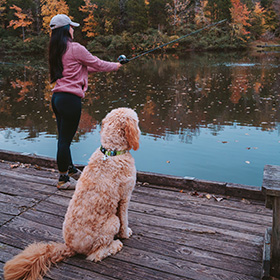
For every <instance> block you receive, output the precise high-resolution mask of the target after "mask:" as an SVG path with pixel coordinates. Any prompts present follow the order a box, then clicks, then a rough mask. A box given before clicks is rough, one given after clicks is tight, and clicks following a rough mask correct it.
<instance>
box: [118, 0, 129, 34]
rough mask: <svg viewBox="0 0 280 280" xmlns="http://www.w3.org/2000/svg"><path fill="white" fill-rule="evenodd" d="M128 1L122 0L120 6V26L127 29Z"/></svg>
mask: <svg viewBox="0 0 280 280" xmlns="http://www.w3.org/2000/svg"><path fill="white" fill-rule="evenodd" d="M126 2H127V0H120V1H119V7H120V28H121V30H122V31H123V30H125V29H126Z"/></svg>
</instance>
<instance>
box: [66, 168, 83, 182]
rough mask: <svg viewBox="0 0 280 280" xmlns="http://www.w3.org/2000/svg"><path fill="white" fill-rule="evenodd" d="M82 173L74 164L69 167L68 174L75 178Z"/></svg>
mask: <svg viewBox="0 0 280 280" xmlns="http://www.w3.org/2000/svg"><path fill="white" fill-rule="evenodd" d="M81 174H82V171H81V170H80V169H78V168H76V167H75V166H72V167H70V168H69V171H68V175H69V176H70V177H72V178H73V179H75V180H78V179H79V178H80V176H81Z"/></svg>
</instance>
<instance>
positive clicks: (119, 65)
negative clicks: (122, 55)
mask: <svg viewBox="0 0 280 280" xmlns="http://www.w3.org/2000/svg"><path fill="white" fill-rule="evenodd" d="M121 66H122V64H120V63H119V62H118V69H117V70H119V69H120V67H121Z"/></svg>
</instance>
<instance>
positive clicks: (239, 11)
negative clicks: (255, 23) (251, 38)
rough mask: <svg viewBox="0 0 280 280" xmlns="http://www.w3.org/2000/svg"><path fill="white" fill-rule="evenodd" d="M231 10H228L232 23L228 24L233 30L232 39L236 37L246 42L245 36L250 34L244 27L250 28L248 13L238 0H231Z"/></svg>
mask: <svg viewBox="0 0 280 280" xmlns="http://www.w3.org/2000/svg"><path fill="white" fill-rule="evenodd" d="M231 3H232V8H230V13H231V18H232V23H231V24H230V25H231V27H232V30H233V34H232V35H233V37H237V38H238V39H241V40H242V41H247V40H248V37H247V35H248V34H249V33H250V32H249V31H248V30H247V29H246V27H248V26H251V24H250V23H249V22H248V21H249V15H250V11H249V10H248V9H247V6H246V5H245V4H242V3H241V2H240V0H231Z"/></svg>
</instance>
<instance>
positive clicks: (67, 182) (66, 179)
mask: <svg viewBox="0 0 280 280" xmlns="http://www.w3.org/2000/svg"><path fill="white" fill-rule="evenodd" d="M73 26H79V24H78V23H75V22H72V21H71V19H70V18H69V17H68V16H66V15H63V14H59V15H56V16H54V17H53V18H52V19H51V22H50V28H51V30H52V34H51V38H50V43H49V66H50V78H51V82H52V83H53V82H56V85H55V87H54V89H53V96H52V108H53V111H54V113H55V116H56V120H57V129H58V148H57V165H58V170H59V173H60V176H59V180H58V183H57V188H59V189H75V186H76V180H75V179H78V178H79V175H80V173H81V171H80V170H78V169H77V168H75V166H74V164H73V161H72V157H71V151H70V145H71V142H72V139H73V137H74V135H75V133H76V130H77V128H78V125H79V121H80V116H81V99H82V98H83V97H84V96H85V91H86V90H87V86H88V73H89V72H110V71H115V70H118V69H119V68H120V66H121V64H120V63H114V62H107V61H103V60H100V59H99V58H97V57H96V56H93V55H91V54H90V52H89V51H88V50H87V49H86V48H85V47H83V46H82V45H80V44H78V43H74V42H73V37H74V36H73V34H74V29H73ZM73 178H75V179H73Z"/></svg>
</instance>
